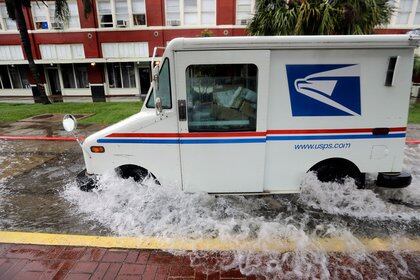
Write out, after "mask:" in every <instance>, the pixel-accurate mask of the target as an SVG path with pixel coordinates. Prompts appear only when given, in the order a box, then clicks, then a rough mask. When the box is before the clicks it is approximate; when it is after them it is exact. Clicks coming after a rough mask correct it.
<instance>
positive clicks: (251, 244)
mask: <svg viewBox="0 0 420 280" xmlns="http://www.w3.org/2000/svg"><path fill="white" fill-rule="evenodd" d="M0 243H8V244H32V245H49V246H78V247H79V246H81V247H99V248H119V249H144V250H147V249H148V250H183V251H184V250H188V251H190V250H192V251H195V250H199V251H237V250H240V251H248V252H249V251H251V252H277V253H285V252H294V251H299V250H302V248H301V246H302V245H301V244H298V243H297V242H296V241H293V240H289V239H273V240H268V241H265V242H262V241H261V240H252V239H247V240H224V239H220V238H210V239H188V238H170V237H167V238H165V237H153V236H137V237H123V236H89V235H75V234H54V233H35V232H11V231H0ZM305 249H306V250H314V251H318V250H321V251H324V252H341V253H346V252H349V251H356V252H366V251H369V252H379V251H382V252H383V251H409V252H419V251H420V238H419V237H415V238H407V237H404V236H402V237H399V238H398V239H395V238H394V239H393V238H379V237H374V238H360V239H358V240H357V242H356V243H355V241H354V240H348V239H346V238H345V237H328V238H321V237H320V238H314V239H313V240H310V242H308V243H307V244H306V248H305Z"/></svg>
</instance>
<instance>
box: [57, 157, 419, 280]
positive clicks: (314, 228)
mask: <svg viewBox="0 0 420 280" xmlns="http://www.w3.org/2000/svg"><path fill="white" fill-rule="evenodd" d="M406 152H407V151H406ZM411 152H412V151H411V150H409V151H408V153H411ZM415 153H417V154H420V151H419V150H418V149H416V150H415ZM416 156H417V155H416ZM405 168H408V169H410V168H411V169H412V170H413V171H414V173H415V172H417V173H416V174H417V175H418V168H419V166H418V164H417V161H416V159H413V158H412V157H409V159H408V160H407V159H406V165H405ZM417 175H416V176H417ZM418 182H419V181H418V177H415V179H414V180H413V186H411V187H410V188H412V189H409V191H405V190H402V191H400V196H399V197H400V198H402V199H405V201H407V202H408V201H414V202H415V201H417V199H418V197H419V190H418V186H419V185H418ZM62 195H63V197H64V198H66V199H67V200H68V201H70V202H71V203H72V204H73V205H74V211H77V212H78V213H83V214H84V215H83V216H85V217H87V219H89V220H94V221H97V222H99V223H100V224H102V225H104V226H106V227H108V228H109V229H110V230H111V231H112V232H113V233H115V234H117V235H121V236H143V235H147V236H157V237H164V238H166V237H167V238H191V239H198V238H203V239H208V238H219V239H220V240H222V241H225V242H229V243H233V244H238V247H239V245H241V244H242V243H244V242H245V241H249V240H252V241H253V242H254V244H257V245H258V247H259V249H260V251H259V252H255V251H240V250H238V251H233V252H225V253H217V257H215V258H214V259H215V262H209V261H208V258H211V257H212V253H208V252H199V251H193V252H179V251H178V252H173V253H177V254H186V255H188V256H190V258H191V262H192V265H193V266H196V267H199V268H201V269H202V270H204V271H206V272H211V271H212V270H215V269H224V270H228V269H232V268H239V269H240V271H241V272H242V273H244V274H246V275H254V274H256V275H260V276H264V277H266V278H267V279H275V278H276V277H278V276H279V275H281V277H280V278H281V279H296V278H298V279H300V278H305V279H331V278H332V279H339V278H341V277H340V276H341V275H342V274H343V273H345V274H346V275H347V276H348V275H351V278H352V279H362V278H363V275H364V274H365V273H367V271H364V270H363V269H361V267H366V266H368V267H370V269H369V271H370V273H373V277H372V278H378V279H387V278H388V279H389V278H395V279H396V278H401V277H405V278H407V279H410V278H411V279H415V277H414V276H413V274H412V271H410V269H409V264H408V263H407V261H406V258H405V257H404V253H401V252H398V251H395V252H393V253H392V254H393V255H392V258H388V259H387V260H383V259H381V258H380V257H378V256H377V255H375V254H371V253H369V252H368V251H367V250H366V248H364V246H363V244H362V243H361V241H360V240H359V239H358V237H357V236H355V234H354V233H353V230H352V228H348V227H346V226H343V225H342V224H338V223H335V222H333V221H330V220H329V219H328V218H326V219H325V220H321V221H320V220H316V221H315V220H314V218H313V217H312V216H311V214H310V213H309V212H306V211H303V210H302V208H301V207H299V205H303V206H304V208H305V207H307V208H310V209H318V211H319V213H320V214H321V215H322V213H329V214H334V215H337V216H349V217H354V218H357V219H367V220H369V219H370V220H375V219H382V220H383V219H385V220H389V221H404V222H407V223H418V222H419V220H420V218H419V213H420V212H419V210H416V209H413V208H409V207H405V206H398V205H397V206H396V205H394V204H391V203H388V202H387V201H386V200H384V197H383V195H382V194H378V192H376V191H374V190H371V189H367V190H359V189H357V188H356V186H355V185H354V182H353V181H351V180H347V181H346V182H345V183H344V184H338V183H321V182H319V181H318V180H317V179H316V177H315V176H314V174H308V175H307V176H305V178H303V182H302V193H301V194H300V195H298V196H294V199H293V198H292V199H290V198H288V197H285V196H272V197H271V196H269V197H243V196H230V197H229V196H219V197H217V196H214V195H208V194H205V193H194V194H187V193H184V192H182V191H180V190H177V189H175V188H173V187H171V186H160V185H157V184H155V183H154V181H153V180H151V179H150V180H147V181H146V182H145V183H143V184H137V183H135V182H134V181H132V180H123V179H121V178H118V177H117V176H116V174H115V173H114V172H110V173H107V174H104V175H103V176H101V178H100V186H99V188H98V189H95V190H94V191H92V192H89V193H86V192H82V191H80V190H79V189H78V188H77V186H76V185H75V183H70V184H68V185H67V186H66V188H65V191H64V193H63V194H62ZM272 205H276V208H275V209H277V210H273V208H272ZM273 211H277V212H274V213H273ZM267 212H269V213H270V214H269V215H268V214H267ZM314 221H315V222H316V224H315V225H313V223H314ZM320 237H321V238H324V237H327V238H328V237H334V238H337V239H340V240H342V241H343V242H344V243H345V244H346V246H347V250H345V252H344V253H345V259H346V260H347V261H346V262H342V261H341V259H343V258H340V257H339V256H335V255H331V254H328V253H327V252H325V251H324V250H323V248H322V247H320V246H319V245H318V243H317V241H316V240H317V239H318V238H320ZM286 239H287V240H289V241H291V242H293V243H294V244H295V250H294V251H293V252H289V253H284V254H279V253H278V252H276V251H275V250H273V249H272V248H271V247H270V244H271V243H270V242H272V241H273V240H274V241H275V242H278V243H281V242H284V241H282V240H286ZM398 242H401V238H397V237H396V238H395V244H398ZM411 258H412V259H413V258H414V260H415V261H420V259H419V256H418V255H414V256H411ZM203 260H205V261H203Z"/></svg>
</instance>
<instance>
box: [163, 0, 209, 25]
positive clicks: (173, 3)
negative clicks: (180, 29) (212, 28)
mask: <svg viewBox="0 0 420 280" xmlns="http://www.w3.org/2000/svg"><path fill="white" fill-rule="evenodd" d="M200 24H202V25H215V24H216V0H166V25H169V26H178V25H200Z"/></svg>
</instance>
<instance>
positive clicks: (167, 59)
mask: <svg viewBox="0 0 420 280" xmlns="http://www.w3.org/2000/svg"><path fill="white" fill-rule="evenodd" d="M166 62H168V75H169V104H170V106H169V107H162V108H163V109H165V110H170V109H172V107H173V105H172V101H173V100H172V81H171V79H172V76H171V63H170V61H169V58H167V57H165V59H164V60H163V63H162V66H163V65H165V63H166ZM162 69H163V67H162V68H160V69H159V76H160V72H161V71H162ZM152 71H153V69H152ZM153 92H154V89H153V88H152V90H151V91H150V95H149V98H147V100H146V108H148V109H155V108H156V105H155V100H153V107H152V106H149V101H150V99H151V98H152V97H153V96H154V93H153Z"/></svg>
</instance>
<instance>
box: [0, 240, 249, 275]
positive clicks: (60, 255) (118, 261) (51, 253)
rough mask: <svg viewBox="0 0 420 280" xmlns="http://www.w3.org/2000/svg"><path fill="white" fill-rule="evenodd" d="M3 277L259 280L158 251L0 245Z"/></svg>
mask: <svg viewBox="0 0 420 280" xmlns="http://www.w3.org/2000/svg"><path fill="white" fill-rule="evenodd" d="M0 252H1V253H0V279H30V280H34V279H74V280H76V279H77V280H81V279H143V280H147V279H200V280H201V279H203V280H205V279H209V280H210V279H212V280H213V279H215V280H216V279H221V280H222V279H256V277H252V276H251V277H246V276H244V275H242V274H241V273H240V272H239V271H238V270H231V271H226V272H220V271H217V272H214V273H212V274H210V275H206V274H204V273H202V272H200V271H199V270H198V269H194V268H192V267H191V266H190V259H189V258H188V257H179V256H173V255H171V254H169V253H165V252H162V251H157V250H117V249H102V248H86V247H64V246H38V245H12V244H0Z"/></svg>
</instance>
